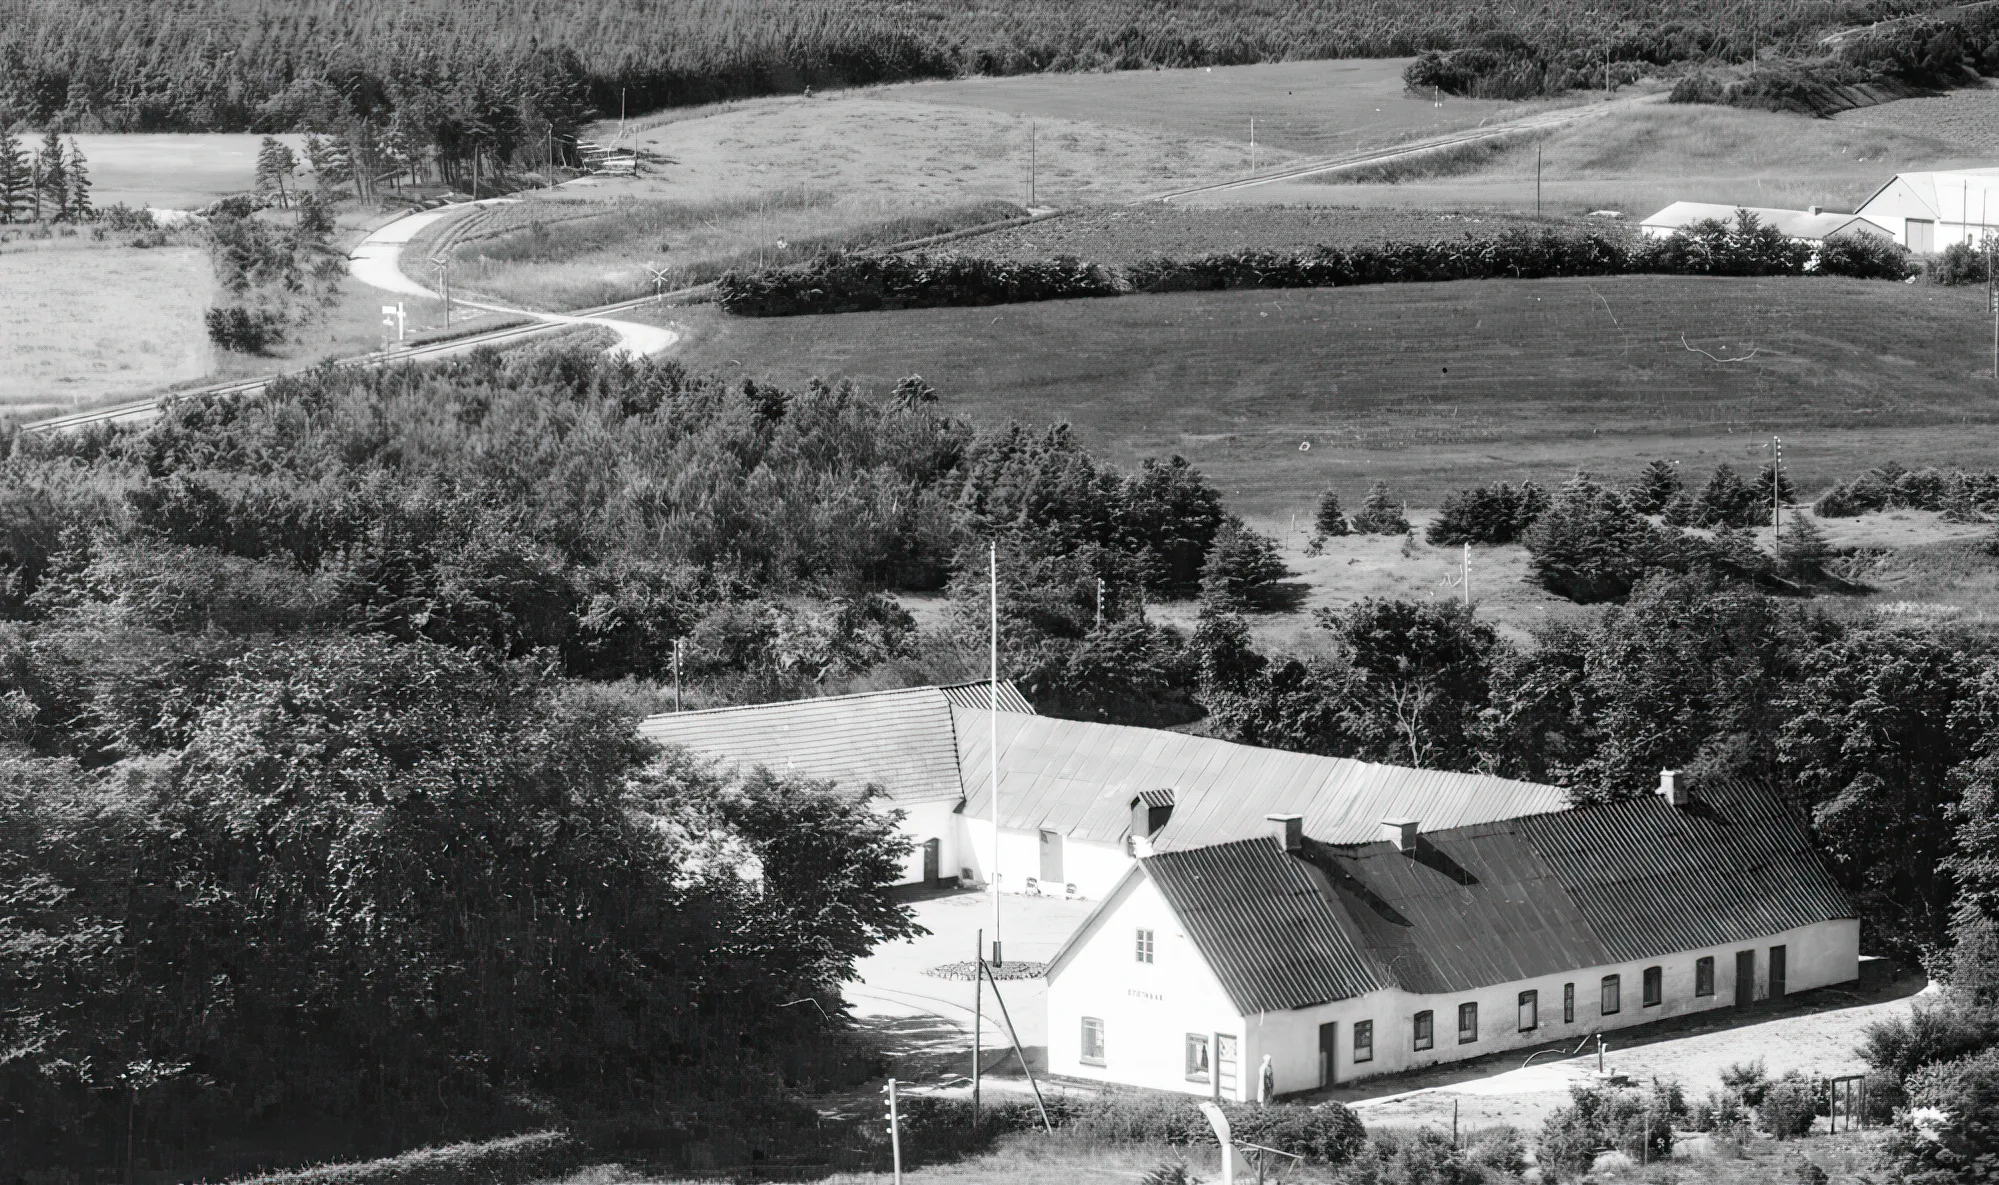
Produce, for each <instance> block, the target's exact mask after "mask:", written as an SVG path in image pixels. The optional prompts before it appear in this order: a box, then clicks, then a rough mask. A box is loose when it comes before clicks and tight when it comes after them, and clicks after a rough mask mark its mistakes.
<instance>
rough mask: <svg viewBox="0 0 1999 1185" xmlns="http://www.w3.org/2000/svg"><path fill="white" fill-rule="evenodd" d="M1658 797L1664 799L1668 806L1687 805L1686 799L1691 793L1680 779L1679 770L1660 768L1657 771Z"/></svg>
mask: <svg viewBox="0 0 1999 1185" xmlns="http://www.w3.org/2000/svg"><path fill="white" fill-rule="evenodd" d="M1659 797H1661V798H1663V799H1665V800H1666V803H1667V805H1668V806H1685V805H1687V799H1688V798H1689V797H1691V795H1689V794H1688V793H1687V787H1686V783H1684V782H1682V781H1680V771H1679V770H1676V769H1662V770H1660V771H1659Z"/></svg>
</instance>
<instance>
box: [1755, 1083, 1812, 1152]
mask: <svg viewBox="0 0 1999 1185" xmlns="http://www.w3.org/2000/svg"><path fill="white" fill-rule="evenodd" d="M1818 1106H1819V1091H1818V1087H1817V1086H1816V1084H1814V1083H1811V1082H1806V1081H1804V1080H1803V1079H1799V1078H1795V1077H1785V1078H1780V1079H1778V1080H1777V1081H1775V1082H1772V1083H1770V1084H1769V1085H1768V1086H1767V1087H1766V1088H1765V1089H1764V1091H1763V1101H1762V1102H1761V1103H1759V1104H1757V1107H1756V1122H1757V1124H1758V1126H1760V1127H1761V1128H1762V1129H1763V1130H1764V1131H1765V1132H1766V1133H1768V1134H1769V1135H1771V1136H1773V1137H1775V1138H1777V1139H1779V1140H1794V1139H1797V1138H1798V1137H1800V1136H1803V1135H1806V1134H1808V1133H1809V1132H1810V1131H1811V1130H1812V1117H1813V1116H1815V1115H1817V1114H1818Z"/></svg>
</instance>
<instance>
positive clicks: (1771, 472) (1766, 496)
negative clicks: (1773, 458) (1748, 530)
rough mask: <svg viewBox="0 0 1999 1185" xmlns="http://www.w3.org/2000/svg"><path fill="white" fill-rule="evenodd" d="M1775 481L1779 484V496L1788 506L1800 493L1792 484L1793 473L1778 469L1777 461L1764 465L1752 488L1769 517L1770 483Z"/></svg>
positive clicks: (1764, 512) (1765, 515)
mask: <svg viewBox="0 0 1999 1185" xmlns="http://www.w3.org/2000/svg"><path fill="white" fill-rule="evenodd" d="M1773 481H1774V482H1775V483H1776V486H1777V490H1776V493H1777V496H1778V497H1779V498H1782V499H1783V500H1784V505H1786V506H1789V505H1790V504H1791V502H1792V500H1793V499H1795V498H1796V497H1797V493H1798V491H1797V490H1796V489H1795V488H1793V487H1792V485H1791V475H1790V474H1788V473H1785V472H1784V471H1782V470H1781V469H1778V468H1777V465H1776V463H1775V462H1772V463H1770V464H1768V465H1765V466H1763V469H1762V471H1761V472H1760V473H1758V474H1757V475H1756V481H1755V483H1754V485H1753V486H1752V487H1751V488H1752V489H1754V490H1755V491H1756V500H1757V501H1758V502H1759V503H1760V504H1761V505H1762V507H1763V515H1764V517H1765V518H1768V517H1769V514H1770V485H1771V483H1772V482H1773Z"/></svg>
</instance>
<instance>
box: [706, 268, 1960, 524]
mask: <svg viewBox="0 0 1999 1185" xmlns="http://www.w3.org/2000/svg"><path fill="white" fill-rule="evenodd" d="M1982 302H1983V294H1982V293H1981V292H1975V291H1967V290H1954V289H1945V288H1936V287H1930V286H1904V285H1898V284H1885V283H1879V282H1865V281H1849V280H1831V279H1772V280H1720V279H1707V278H1695V277H1654V276H1633V277H1618V278H1612V279H1600V280H1541V281H1484V282H1465V283H1456V284H1427V285H1413V284H1412V285H1406V286H1405V285H1388V286H1382V287H1368V288H1342V289H1314V290H1302V291H1274V292H1232V293H1184V294H1173V295H1166V296H1129V297H1121V298H1117V299H1112V300H1097V301H1069V302H1053V303H1048V304H1033V305H1010V306H1005V307H1000V308H979V309H939V310H920V311H908V312H896V313H877V314H852V315H844V316H829V317H792V318H774V319H770V320H757V319H749V318H729V317H725V316H723V315H722V314H720V313H719V312H718V311H715V310H713V309H712V308H695V309H682V310H675V315H676V316H677V317H678V318H679V319H680V320H682V321H683V322H684V323H685V324H687V325H688V326H689V327H690V328H691V330H692V332H691V334H690V335H689V339H688V342H687V344H686V345H685V347H684V348H683V354H682V356H683V357H684V358H685V360H686V361H687V362H688V363H689V364H690V365H692V366H695V367H697V368H712V369H715V370H718V371H720V372H722V373H725V374H743V375H756V376H765V375H769V376H772V377H775V378H777V379H779V380H781V381H784V382H791V383H797V382H802V381H803V380H804V379H805V378H806V377H807V376H810V375H815V374H818V375H826V376H846V377H852V378H854V379H856V380H857V381H859V382H861V383H862V384H864V385H866V386H868V387H871V388H873V389H875V390H880V391H885V390H886V389H887V388H888V387H889V386H890V385H891V384H893V383H894V382H895V380H896V379H898V378H900V377H902V376H904V375H907V374H911V373H919V374H922V375H923V376H924V377H925V378H927V379H929V380H930V381H931V382H933V383H935V384H936V385H937V386H938V387H939V388H940V389H941V390H942V391H943V392H944V397H945V401H946V402H945V406H946V407H947V408H950V409H951V410H954V411H956V412H958V413H959V414H963V415H966V416H969V417H971V418H973V419H975V420H978V421H982V422H988V423H990V422H995V421H1001V420H1004V419H1007V418H1018V419H1022V420H1026V421H1029V422H1035V423H1047V422H1052V421H1056V420H1067V421H1070V422H1072V423H1074V424H1075V425H1076V426H1077V428H1078V429H1079V431H1080V432H1081V434H1082V436H1083V438H1084V439H1085V440H1087V441H1088V442H1089V443H1090V445H1091V446H1092V447H1094V448H1097V449H1101V450H1103V451H1104V453H1105V454H1106V455H1108V456H1110V457H1112V458H1114V459H1115V460H1117V461H1118V462H1120V463H1122V464H1133V463H1135V462H1136V461H1137V460H1138V459H1140V458H1142V457H1147V456H1157V455H1164V454H1169V453H1181V454H1184V455H1187V456H1189V457H1190V458H1192V459H1194V460H1195V461H1197V462H1198V463H1199V464H1200V465H1201V466H1202V468H1203V469H1205V470H1206V471H1208V472H1209V473H1210V474H1212V475H1213V476H1214V477H1215V478H1216V479H1217V480H1218V481H1219V483H1220V484H1221V485H1222V486H1223V488H1224V489H1225V491H1226V492H1227V493H1228V494H1229V496H1230V497H1231V498H1232V499H1233V500H1234V501H1235V502H1236V504H1237V505H1238V507H1239V508H1241V509H1244V510H1247V511H1250V512H1253V513H1258V514H1267V515H1288V514H1290V513H1292V512H1303V511H1307V510H1309V508H1310V505H1311V502H1312V499H1313V498H1314V497H1315V496H1316V493H1317V491H1318V490H1320V489H1321V488H1323V487H1324V486H1326V485H1327V484H1328V483H1336V484H1339V485H1340V486H1341V488H1343V489H1345V490H1349V491H1351V492H1352V493H1354V494H1355V495H1358V493H1359V492H1360V491H1362V490H1364V489H1365V488H1366V486H1367V484H1368V482H1370V481H1372V480H1375V479H1377V478H1378V479H1384V480H1387V481H1389V482H1390V483H1392V484H1393V485H1394V486H1395V487H1396V488H1397V490H1398V492H1400V493H1402V494H1404V495H1405V496H1407V497H1408V498H1409V500H1410V501H1411V502H1412V503H1413V504H1415V505H1418V506H1430V505H1435V504H1436V503H1437V501H1438V500H1439V499H1441V497H1442V496H1443V495H1444V494H1445V493H1447V492H1449V491H1450V490H1453V489H1456V488H1459V487H1462V486H1466V485H1470V484H1473V483H1474V482H1481V481H1488V480H1493V479H1498V478H1505V479H1508V480H1514V481H1517V480H1519V479H1521V478H1524V477H1534V478H1536V479H1539V480H1543V481H1553V480H1557V479H1559V478H1561V477H1562V476H1564V475H1566V474H1567V473H1569V472H1571V471H1573V470H1574V469H1575V468H1576V467H1577V466H1578V465H1587V466H1590V467H1593V468H1596V469H1599V470H1601V471H1604V472H1608V473H1624V472H1630V471H1635V470H1636V469H1637V468H1638V467H1639V466H1640V465H1642V464H1643V463H1644V461H1645V460H1646V459H1648V458H1650V457H1653V456H1657V455H1661V454H1664V455H1671V456H1676V457H1679V458H1681V459H1683V460H1684V461H1685V462H1686V463H1687V464H1688V465H1690V466H1694V467H1696V468H1705V467H1710V466H1712V465H1713V464H1714V463H1715V462H1716V461H1718V460H1729V461H1733V462H1737V463H1742V464H1750V463H1755V462H1756V461H1757V459H1758V458H1760V457H1761V456H1762V455H1763V450H1764V448H1765V447H1766V443H1767V440H1768V436H1769V434H1770V433H1773V432H1778V433H1782V434H1783V435H1784V437H1785V444H1786V449H1785V460H1786V463H1787V464H1788V465H1790V466H1791V467H1792V469H1793V471H1794V474H1795V476H1796V477H1797V478H1798V479H1799V480H1800V481H1801V482H1803V483H1804V484H1805V485H1806V486H1807V487H1812V486H1816V485H1822V484H1825V483H1829V482H1830V481H1832V480H1833V479H1835V478H1836V477H1839V476H1842V475H1844V474H1846V473H1849V472H1851V471H1852V470H1854V469H1855V468H1865V467H1867V466H1871V465H1875V464H1879V463H1881V462H1883V461H1886V460H1889V459H1891V458H1892V459H1900V460H1901V461H1903V462H1904V463H1907V464H1912V465H1913V464H1921V463H1937V464H1943V463H1963V464H1967V465H1980V466H1984V467H1993V466H1995V465H1999V436H1995V435H1994V434H1993V433H1991V432H1990V431H1969V430H1967V429H1969V428H1973V427H1978V428H1983V427H1985V426H1987V425H1990V424H1992V423H1994V422H1995V421H1999V389H1995V387H1994V384H1993V381H1992V377H1991V360H1990V357H1991V355H1990V350H1991V345H1990V337H1989V334H1990V323H1989V321H1988V320H1987V319H1986V317H1985V315H1984V309H1983V303H1982Z"/></svg>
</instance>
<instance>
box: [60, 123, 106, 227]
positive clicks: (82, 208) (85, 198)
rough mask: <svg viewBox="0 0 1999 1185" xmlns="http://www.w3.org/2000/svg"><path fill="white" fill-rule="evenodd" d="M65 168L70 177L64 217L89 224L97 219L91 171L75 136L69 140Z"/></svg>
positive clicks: (64, 203) (64, 196) (65, 198)
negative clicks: (91, 189)
mask: <svg viewBox="0 0 1999 1185" xmlns="http://www.w3.org/2000/svg"><path fill="white" fill-rule="evenodd" d="M64 168H65V169H66V170H67V172H68V175H69V190H68V192H67V193H65V194H64V195H63V211H62V212H63V217H64V218H67V219H68V220H69V221H71V222H89V221H90V220H91V219H93V218H95V217H97V211H96V209H95V208H93V207H92V206H91V204H90V169H89V167H88V166H87V165H86V163H85V161H84V156H83V149H82V148H81V147H80V146H79V145H78V144H77V142H76V137H75V136H71V137H70V138H69V159H68V160H67V161H65V162H64Z"/></svg>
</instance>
